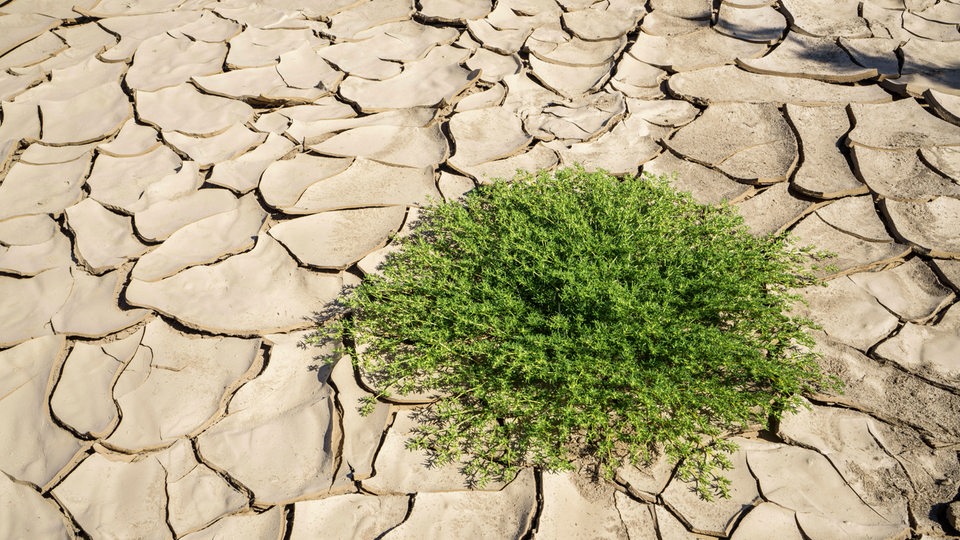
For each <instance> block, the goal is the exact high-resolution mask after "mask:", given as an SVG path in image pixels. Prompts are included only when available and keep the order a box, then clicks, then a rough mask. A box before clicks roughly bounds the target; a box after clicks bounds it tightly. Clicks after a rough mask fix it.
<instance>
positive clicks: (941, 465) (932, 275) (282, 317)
mask: <svg viewBox="0 0 960 540" xmlns="http://www.w3.org/2000/svg"><path fill="white" fill-rule="evenodd" d="M958 25H960V1H958V0H840V1H837V0H781V1H779V2H775V1H772V0H722V1H717V2H710V1H707V0H651V1H650V2H646V3H643V2H638V1H635V0H599V1H594V0H498V1H496V2H493V1H492V0H418V1H417V2H414V1H413V0H300V1H296V2H295V1H292V0H262V1H258V2H252V1H247V0H144V1H136V2H133V1H129V0H6V1H2V0H0V111H2V116H0V433H2V437H0V472H2V474H0V538H29V539H46V538H92V539H100V538H104V539H107V538H111V539H113V538H122V539H128V538H129V539H132V538H143V539H153V538H158V539H159V538H183V539H207V538H245V539H247V538H249V539H259V538H263V539H280V538H293V539H313V538H369V539H372V538H391V539H392V538H416V539H424V538H543V539H553V538H556V539H573V538H585V539H586V538H590V539H593V538H629V539H634V540H635V539H660V540H667V539H682V538H700V539H706V538H732V539H737V540H757V539H771V538H776V539H814V540H826V539H834V538H836V539H903V538H928V539H929V538H944V537H948V536H950V535H957V534H960V530H957V527H958V526H960V524H958V520H960V502H957V499H958V497H960V494H958V489H960V461H958V451H960V306H958V305H957V304H958V297H957V294H958V293H960V31H958ZM576 163H579V164H582V165H583V166H584V167H586V168H587V169H591V170H593V169H600V168H602V169H606V170H608V171H611V172H614V173H617V174H636V173H639V172H641V171H644V172H652V173H657V174H671V173H674V172H676V173H678V175H677V176H676V177H675V178H674V179H673V182H675V185H676V187H678V188H680V189H682V190H684V191H689V192H691V193H692V195H693V197H694V198H695V199H697V200H698V201H701V202H704V203H708V204H717V203H721V202H722V201H727V202H729V203H731V204H734V205H735V206H737V207H738V208H739V209H740V210H741V212H742V214H743V215H744V217H745V220H746V223H747V225H748V226H749V227H750V228H751V230H752V231H754V232H755V233H757V234H766V233H776V232H784V231H790V232H792V233H793V234H794V235H795V236H796V237H797V238H799V239H800V241H801V242H803V243H807V244H812V245H814V246H816V247H817V248H818V249H820V250H825V251H831V252H834V253H835V254H836V258H834V259H833V260H832V261H829V262H831V263H832V264H833V266H832V268H829V269H827V270H824V277H826V278H827V280H828V281H827V285H826V286H825V287H815V288H810V289H805V290H802V291H800V292H801V294H802V295H803V297H804V298H805V299H806V301H807V303H806V305H804V306H800V307H798V308H797V312H798V313H800V314H803V315H806V316H809V317H810V318H811V319H812V320H813V321H815V322H816V323H818V324H819V325H820V326H821V327H822V330H820V331H819V332H818V333H817V339H818V343H819V344H818V348H819V350H820V352H821V353H822V355H823V360H822V363H823V365H824V367H825V368H826V369H827V370H828V371H829V372H830V373H832V374H834V375H836V376H838V377H839V378H841V379H842V380H843V381H844V382H845V383H846V392H845V393H843V394H838V395H833V394H831V395H811V396H807V397H808V400H809V402H810V408H809V409H806V410H803V411H801V412H799V413H798V414H793V415H787V416H786V417H785V418H783V420H782V421H781V422H779V424H777V425H774V426H771V427H770V429H768V430H764V431H754V432H749V433H741V434H737V435H736V436H735V438H734V442H736V443H737V444H738V445H739V450H738V451H737V452H736V453H735V454H733V456H731V457H732V463H733V469H731V470H729V471H727V472H726V474H727V476H728V477H729V479H730V480H731V490H730V494H731V497H730V498H729V499H722V500H717V501H714V502H707V501H705V500H702V499H700V498H698V497H697V496H696V494H695V493H694V492H693V491H692V489H691V486H690V485H689V484H687V483H685V482H682V481H681V480H679V479H677V478H675V477H674V475H673V471H674V467H673V466H672V465H671V464H670V463H669V462H667V461H665V460H663V459H661V460H659V461H655V462H654V463H651V464H649V465H646V466H642V467H633V466H625V467H623V468H621V469H620V470H618V471H617V474H616V475H615V478H614V480H613V481H610V482H600V483H596V482H593V481H591V480H590V478H589V475H588V474H587V473H586V472H579V473H567V474H555V473H548V472H544V471H540V470H532V469H528V470H524V471H522V472H521V473H520V474H519V475H518V476H517V477H516V478H513V479H506V480H504V481H502V482H494V483H492V484H490V485H487V486H485V487H484V489H482V490H481V489H473V488H471V487H469V486H468V485H467V484H466V480H465V478H464V477H463V476H462V475H461V474H460V472H459V470H458V467H457V466H452V467H442V468H431V467H428V466H427V465H426V461H427V456H425V455H423V454H420V453H416V452H412V451H409V450H407V449H406V448H405V441H406V439H407V436H408V434H409V433H410V430H411V429H414V428H415V427H416V416H415V412H416V409H417V408H418V407H421V406H422V403H423V401H424V400H425V399H426V400H429V398H430V396H429V395H427V396H408V397H407V399H405V400H403V401H402V402H393V403H391V402H380V403H379V404H377V406H376V407H375V408H374V411H373V413H372V414H370V415H368V416H361V415H360V414H358V412H357V408H358V405H359V404H360V403H361V400H362V399H363V398H364V397H365V396H368V395H369V393H368V392H369V390H370V387H369V384H371V383H369V381H366V380H364V379H361V378H360V377H359V375H358V374H357V373H355V372H354V369H353V368H352V366H351V363H350V359H349V357H343V358H341V359H340V360H339V361H338V362H337V363H336V364H335V365H332V366H331V365H326V364H324V363H323V361H322V358H323V357H325V356H329V355H330V354H333V350H334V349H332V348H318V347H314V346H310V345H306V341H305V340H306V339H307V337H308V335H309V334H310V332H311V329H312V328H314V327H315V325H316V322H317V319H318V317H321V316H322V313H323V312H324V311H325V309H326V308H327V307H328V304H329V303H330V302H332V301H334V300H335V299H336V298H337V297H338V295H339V294H340V293H341V289H342V287H343V286H349V285H352V284H356V283H358V282H359V281H360V280H361V279H362V278H363V276H364V274H368V273H371V272H376V271H377V265H378V264H379V263H380V262H382V261H383V260H384V258H385V257H386V256H387V255H388V254H389V253H390V252H391V251H393V250H395V249H396V247H395V246H394V245H393V244H392V238H394V235H395V234H397V233H399V234H401V235H402V234H406V233H408V232H409V230H410V224H411V222H413V221H414V220H415V219H416V216H417V209H418V208H419V207H421V206H423V205H425V204H429V203H430V202H431V201H437V200H441V199H447V200H455V199H457V198H458V197H460V196H461V195H462V194H463V193H465V192H466V191H468V190H470V189H472V188H473V187H475V186H476V185H478V184H484V183H488V182H490V181H492V180H493V179H495V178H498V177H510V176H511V175H512V174H513V172H514V171H515V170H516V169H518V168H523V169H537V168H554V167H558V166H564V165H573V164H576ZM418 403H420V404H418Z"/></svg>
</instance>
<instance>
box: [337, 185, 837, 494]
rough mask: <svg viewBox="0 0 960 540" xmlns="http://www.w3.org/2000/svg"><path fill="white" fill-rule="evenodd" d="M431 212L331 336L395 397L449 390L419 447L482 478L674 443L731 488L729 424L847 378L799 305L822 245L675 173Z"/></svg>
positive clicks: (689, 475) (790, 404) (645, 455)
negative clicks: (771, 228)
mask: <svg viewBox="0 0 960 540" xmlns="http://www.w3.org/2000/svg"><path fill="white" fill-rule="evenodd" d="M422 214H423V215H422V220H421V222H420V224H419V225H418V226H417V227H416V228H415V233H414V234H412V235H410V236H409V237H407V238H403V239H398V240H399V241H400V242H401V246H402V249H401V250H399V252H397V253H396V254H395V255H394V256H392V257H391V258H389V259H388V260H387V261H386V263H385V264H384V266H383V267H382V272H383V275H382V276H368V277H367V278H366V279H365V280H364V281H363V283H362V284H361V285H360V286H358V287H357V288H356V289H355V290H354V291H352V293H351V294H348V295H346V297H345V298H344V299H343V300H342V302H343V305H344V306H345V308H346V309H347V312H346V313H347V314H346V316H344V317H340V318H339V319H337V320H334V321H332V322H330V323H329V324H328V328H327V329H326V335H327V336H330V337H333V338H336V339H341V340H343V341H344V342H346V343H349V344H351V345H352V346H354V347H356V348H358V349H359V350H360V351H362V354H361V355H359V359H357V355H354V357H355V360H356V361H357V363H358V365H359V367H360V369H361V370H362V371H364V372H365V373H366V374H367V375H368V376H369V377H371V378H372V379H373V380H375V381H377V384H378V387H379V388H382V389H383V390H382V393H381V394H380V395H379V396H378V397H385V396H388V395H389V393H390V392H396V393H399V394H407V393H410V392H413V391H424V390H428V391H429V390H433V391H435V392H436V393H437V394H439V395H441V396H442V397H441V398H440V399H439V400H437V401H436V402H435V403H433V404H432V405H430V406H429V407H428V408H427V409H426V417H425V418H424V421H423V423H422V425H421V427H420V429H419V430H418V433H417V434H416V435H415V437H414V438H413V439H411V441H410V446H411V447H416V448H422V449H426V450H428V451H430V452H432V455H433V456H434V458H435V460H436V462H437V463H438V464H443V463H448V462H457V461H460V462H463V463H465V467H464V469H465V472H466V473H467V474H469V475H470V477H471V478H472V479H473V480H474V481H476V482H479V483H481V484H482V483H483V482H485V481H487V480H488V479H491V478H497V477H507V478H509V477H511V476H512V475H513V474H515V472H516V471H517V469H518V468H519V467H523V466H529V465H535V466H540V467H543V468H545V469H547V470H564V469H570V468H572V467H573V466H574V464H580V465H582V464H583V463H584V460H586V461H587V462H588V463H591V464H592V465H593V466H597V467H598V469H597V470H598V471H600V472H602V473H604V474H605V475H606V476H607V477H609V476H610V475H611V474H612V472H613V471H614V470H615V468H616V467H617V466H618V465H620V464H621V463H623V462H624V461H627V460H629V461H631V462H633V463H641V464H642V463H645V462H648V461H649V460H650V459H651V458H652V457H653V456H654V454H655V453H657V452H664V451H665V452H666V453H667V455H668V456H669V457H670V458H672V459H673V460H675V461H677V462H679V463H680V467H679V468H678V472H679V474H680V475H681V477H682V478H684V479H690V480H695V481H696V482H697V486H698V489H699V490H700V492H701V494H702V495H704V496H705V497H708V498H709V497H710V495H711V494H712V493H720V494H726V488H727V481H726V480H725V479H724V478H723V477H722V475H721V474H719V470H720V469H723V468H726V467H728V466H729V460H728V456H727V453H728V452H729V451H730V450H732V448H733V446H732V445H731V444H730V443H729V442H728V441H725V440H723V436H724V435H726V434H729V433H732V432H736V431H737V430H742V429H744V428H746V427H747V426H749V425H756V424H757V423H760V424H764V425H765V424H766V423H767V422H768V419H769V418H770V417H774V418H775V417H779V415H780V414H781V413H783V412H785V411H792V410H795V409H796V408H797V407H798V405H799V404H800V403H801V400H800V397H799V396H800V395H801V394H803V393H807V392H810V391H813V390H817V389H820V388H822V387H825V386H835V384H836V383H835V381H833V380H832V379H829V378H827V377H826V376H825V375H823V374H822V372H821V371H820V370H819V368H818V365H817V363H816V358H815V355H814V354H813V353H811V352H809V349H808V348H807V347H808V346H809V345H811V339H810V337H809V336H808V335H807V333H806V330H807V329H808V328H809V327H810V324H809V322H808V321H806V320H803V319H800V318H796V317H791V316H789V315H787V314H786V313H787V312H788V310H789V308H790V306H791V304H792V303H793V302H794V301H795V300H797V297H796V296H795V295H793V294H791V293H790V292H789V290H790V289H793V288H796V287H802V286H806V285H809V284H811V283H814V282H815V281H816V280H815V278H814V277H813V274H812V273H811V272H810V271H809V270H807V269H805V267H804V264H803V261H804V260H805V259H804V255H803V250H801V249H798V248H797V247H795V246H794V245H793V244H792V243H791V242H790V240H789V239H788V238H786V237H783V236H780V237H763V238H757V237H754V236H752V235H751V234H750V233H749V232H748V231H747V230H746V228H745V226H744V225H743V223H742V219H741V218H740V216H739V215H738V214H737V213H736V212H735V211H733V210H732V209H730V208H727V207H709V206H702V205H698V204H696V203H695V202H693V201H692V199H691V198H690V197H689V196H688V195H687V194H677V193H675V192H674V191H673V190H672V189H671V188H670V187H669V185H668V183H667V181H666V180H665V179H663V178H655V177H651V176H646V177H642V178H638V177H628V178H623V179H618V178H616V177H613V176H610V175H608V174H605V173H586V172H584V171H583V170H582V169H566V170H561V171H557V172H555V173H545V172H544V173H540V174H539V175H537V176H533V175H530V174H523V173H521V174H518V176H517V177H516V178H515V179H514V180H513V181H512V182H498V183H495V184H493V185H491V186H484V187H480V188H478V189H476V190H474V191H472V192H470V193H469V194H468V195H467V196H466V197H465V199H464V200H463V201H461V202H457V203H446V204H437V205H434V206H430V207H428V208H425V209H424V210H423V213H422ZM367 406H368V407H370V406H372V402H371V403H367Z"/></svg>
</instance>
